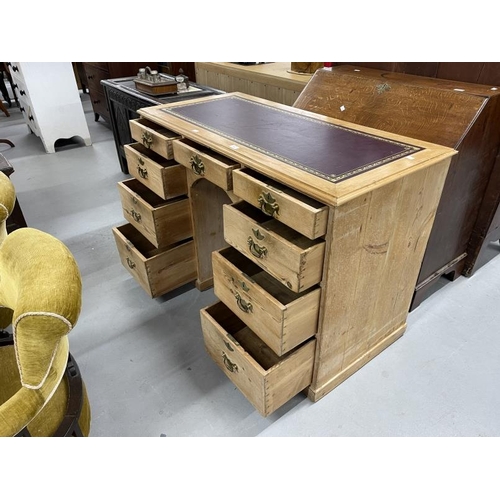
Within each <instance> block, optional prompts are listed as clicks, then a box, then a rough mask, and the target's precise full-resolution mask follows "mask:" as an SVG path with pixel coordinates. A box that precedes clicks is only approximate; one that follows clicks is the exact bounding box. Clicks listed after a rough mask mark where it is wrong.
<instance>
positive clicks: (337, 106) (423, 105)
mask: <svg viewBox="0 0 500 500" xmlns="http://www.w3.org/2000/svg"><path fill="white" fill-rule="evenodd" d="M373 64H375V65H377V64H386V65H388V66H387V68H384V69H387V70H390V69H391V66H390V65H393V64H401V63H373ZM404 64H415V65H416V64H433V63H404ZM439 64H440V65H442V64H443V63H439ZM406 69H408V68H406ZM413 69H414V70H417V69H418V70H419V71H424V70H425V68H423V67H421V68H417V67H416V66H415V67H414V68H413ZM427 69H429V67H427ZM490 69H491V68H490ZM445 70H446V71H447V74H451V73H450V71H451V69H450V68H447V67H445V66H441V72H444V71H445ZM476 70H477V68H476ZM456 71H458V70H456ZM295 106H296V107H298V108H301V109H305V110H308V111H314V112H316V113H321V114H324V115H327V116H330V117H332V118H338V119H340V120H344V121H348V122H352V123H357V124H360V125H366V126H369V127H373V128H375V129H380V130H385V131H388V132H393V133H397V134H399V135H404V136H407V137H411V138H415V139H421V140H425V141H429V142H433V143H436V144H441V145H445V146H449V147H452V148H454V149H456V150H458V151H459V153H458V154H457V155H456V156H455V157H453V159H452V161H451V165H450V170H449V173H448V176H447V179H446V182H445V186H444V189H443V193H442V197H441V201H440V204H439V207H438V210H437V213H436V217H435V220H434V224H433V228H432V231H431V235H430V237H429V242H428V245H427V249H426V252H425V256H424V260H423V262H422V267H421V270H420V274H419V277H418V281H417V284H416V288H415V294H414V298H413V302H412V306H411V308H412V309H413V308H415V307H416V306H417V305H419V304H420V303H421V302H422V300H424V299H425V298H426V297H427V296H428V295H430V294H431V293H432V292H433V291H434V290H435V289H436V288H435V287H436V286H437V284H438V279H439V278H440V277H441V276H446V277H448V278H449V279H455V277H457V276H458V275H460V274H465V275H470V274H471V272H473V271H474V270H475V269H477V268H478V266H479V265H480V264H481V263H484V262H485V260H487V259H486V257H487V254H488V256H491V255H494V254H495V252H491V251H490V250H491V248H490V247H489V246H488V244H489V242H490V241H493V239H494V238H497V239H498V237H499V235H498V233H499V232H500V229H499V226H500V214H499V210H498V204H499V199H500V160H498V154H499V147H500V88H497V87H494V86H491V85H480V84H476V83H466V82H460V81H449V80H443V79H438V78H428V77H421V76H415V75H411V74H403V73H394V72H390V71H384V70H383V69H382V70H380V69H370V68H366V67H360V66H348V65H343V66H336V67H333V68H332V70H319V71H318V72H316V74H315V75H314V76H313V78H312V79H311V81H310V83H309V84H308V85H307V87H306V88H305V89H304V91H303V92H302V93H301V95H300V96H299V98H298V99H297V101H296V103H295ZM484 247H488V248H487V249H486V250H488V249H489V250H488V252H486V250H484ZM498 250H499V248H496V254H498ZM478 256H480V259H478Z"/></svg>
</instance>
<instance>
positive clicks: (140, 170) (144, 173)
mask: <svg viewBox="0 0 500 500" xmlns="http://www.w3.org/2000/svg"><path fill="white" fill-rule="evenodd" d="M138 162H139V163H138V164H137V172H138V173H139V175H140V177H142V178H143V179H147V178H148V170H147V168H142V167H143V166H144V160H143V159H142V158H141V157H140V156H139V159H138Z"/></svg>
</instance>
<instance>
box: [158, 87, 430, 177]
mask: <svg viewBox="0 0 500 500" xmlns="http://www.w3.org/2000/svg"><path fill="white" fill-rule="evenodd" d="M162 111H164V112H165V113H168V114H171V115H173V116H176V117H179V118H182V119H184V120H187V121H188V122H190V123H193V124H195V125H196V126H198V127H200V128H205V129H207V130H210V131H212V132H216V133H218V134H220V135H221V136H223V137H225V138H227V139H230V140H232V141H234V142H235V143H236V144H241V145H244V146H246V147H249V148H251V149H254V150H256V151H259V152H261V153H265V154H267V155H269V156H271V157H273V158H276V159H278V160H280V161H282V162H284V163H287V164H289V165H292V166H294V167H297V168H300V169H303V170H306V171H307V172H309V173H311V174H314V175H317V176H319V177H322V178H324V179H327V180H329V181H331V182H338V181H341V180H344V179H347V178H350V177H353V176H355V175H358V174H360V173H363V172H365V171H367V170H371V169H373V168H376V167H379V166H381V165H385V164H387V163H390V162H392V161H394V160H396V159H398V158H402V157H404V156H408V155H411V154H413V153H415V152H417V151H420V150H421V148H418V147H416V146H413V145H410V144H405V143H402V142H397V141H393V140H389V139H386V138H382V137H377V136H376V135H371V134H367V133H365V132H360V131H357V130H352V129H350V128H348V127H342V126H340V125H336V124H332V123H328V122H325V121H322V120H321V119H316V118H313V117H309V116H304V115H301V114H299V113H295V112H294V111H293V110H292V109H291V110H290V111H289V110H285V109H281V108H275V107H271V106H268V105H266V104H262V103H258V102H255V101H250V100H247V99H243V98H241V97H238V96H231V97H228V98H224V99H216V100H210V101H206V102H197V103H187V104H185V105H180V106H176V107H175V108H171V109H168V108H167V109H163V110H162Z"/></svg>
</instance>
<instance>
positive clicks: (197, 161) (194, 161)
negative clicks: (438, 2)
mask: <svg viewBox="0 0 500 500" xmlns="http://www.w3.org/2000/svg"><path fill="white" fill-rule="evenodd" d="M189 163H190V165H191V169H192V170H193V172H194V173H195V174H196V175H205V165H204V164H203V160H202V159H201V158H200V157H199V156H198V155H197V154H194V155H193V156H191V159H190V160H189Z"/></svg>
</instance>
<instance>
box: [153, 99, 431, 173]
mask: <svg viewBox="0 0 500 500" xmlns="http://www.w3.org/2000/svg"><path fill="white" fill-rule="evenodd" d="M224 99H235V100H241V101H246V102H251V103H252V105H256V106H262V107H264V108H270V109H272V110H273V111H276V112H280V113H284V114H288V115H291V116H293V117H294V118H295V119H301V120H307V121H311V122H314V123H316V124H320V125H321V126H326V127H333V128H336V129H340V130H345V131H348V132H350V133H352V134H358V135H361V136H364V137H370V138H372V139H376V140H379V141H383V142H387V143H389V144H394V145H397V146H400V147H402V148H403V151H400V152H399V153H395V154H392V155H389V156H386V157H384V158H380V159H379V160H377V161H373V162H370V163H367V164H365V165H361V166H359V167H357V168H355V169H353V170H349V171H347V172H344V173H342V174H339V175H328V174H325V173H324V172H320V171H318V170H316V169H313V168H311V167H310V166H307V165H304V164H302V163H298V162H296V161H294V160H292V159H291V158H287V157H286V156H283V155H281V154H277V153H274V152H272V151H268V150H266V149H264V148H262V147H260V146H258V145H257V144H252V143H250V142H247V141H245V140H244V139H241V138H239V137H235V136H234V135H231V134H228V133H227V132H223V131H221V130H219V129H217V128H215V127H211V126H210V125H207V124H206V123H204V122H201V121H198V120H195V119H193V118H189V117H186V116H184V115H183V114H182V113H179V112H177V110H179V109H183V108H187V107H191V106H201V105H203V104H209V103H212V102H214V101H213V100H207V101H206V102H196V103H186V104H183V105H181V106H176V107H175V108H171V109H162V110H161V111H164V112H165V113H168V114H170V115H173V116H175V117H177V118H180V119H182V120H185V121H187V122H189V123H192V124H194V125H196V126H198V127H200V128H203V129H205V130H208V131H210V132H214V133H216V134H219V135H221V136H222V137H225V138H226V139H230V140H231V141H234V142H235V143H237V144H241V145H243V146H246V147H248V148H250V149H253V150H254V151H258V152H259V153H264V154H265V155H267V156H270V157H272V158H275V159H276V160H279V161H281V162H283V163H286V164H287V165H291V166H292V167H296V168H299V169H301V170H305V171H306V172H308V173H310V174H313V175H316V176H318V177H321V178H323V179H326V180H328V181H330V182H333V183H336V182H339V181H343V180H346V179H348V178H351V177H354V176H356V175H359V174H361V173H363V172H366V171H367V170H372V169H374V168H377V167H380V166H382V165H386V164H387V163H391V162H392V161H394V160H397V159H399V158H403V157H405V156H409V155H411V154H414V153H417V152H418V151H422V149H423V148H421V147H418V146H413V145H411V144H406V143H404V142H399V141H394V140H392V139H387V138H385V137H379V136H377V135H374V134H368V133H366V132H361V131H359V130H353V129H351V128H348V127H343V126H341V125H337V124H334V123H329V122H325V121H323V120H318V119H316V118H312V117H309V116H304V115H302V114H299V113H294V112H292V111H288V110H285V109H281V108H275V107H274V106H270V105H268V104H263V103H260V102H255V101H252V100H250V99H244V98H242V97H239V96H228V97H226V98H224Z"/></svg>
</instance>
